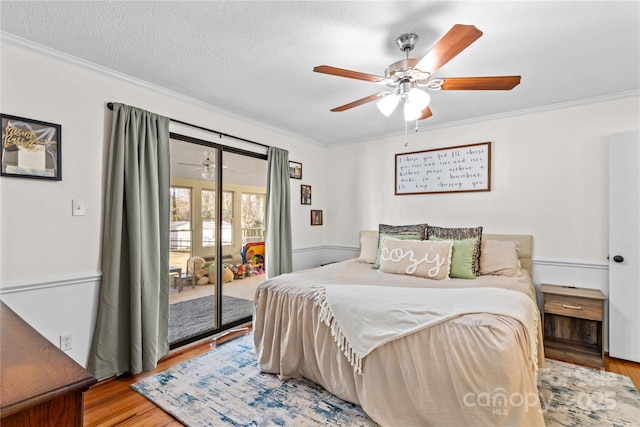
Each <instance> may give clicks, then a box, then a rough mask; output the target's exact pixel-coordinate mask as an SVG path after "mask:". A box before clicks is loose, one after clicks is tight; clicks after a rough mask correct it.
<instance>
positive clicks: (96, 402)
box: [84, 333, 640, 427]
mask: <svg viewBox="0 0 640 427" xmlns="http://www.w3.org/2000/svg"><path fill="white" fill-rule="evenodd" d="M239 334H242V333H232V334H229V335H228V336H226V337H224V338H222V339H219V340H218V342H219V343H222V342H224V341H225V340H227V339H232V338H235V337H237V336H238V335H239ZM210 350H211V345H210V343H209V342H202V343H200V344H196V345H194V346H192V347H189V348H187V349H184V350H178V351H176V352H175V353H172V354H170V355H169V356H167V357H165V358H164V359H162V360H161V361H160V362H159V363H158V368H157V369H156V370H155V371H153V372H147V373H144V374H140V375H130V376H126V377H123V378H118V379H112V380H106V381H102V382H100V383H98V384H96V385H94V386H93V387H91V388H90V389H89V391H87V393H85V396H84V425H85V426H101V427H107V426H154V427H161V426H182V424H180V423H179V422H177V421H176V420H175V419H174V418H173V417H172V416H171V415H169V414H167V413H166V412H164V411H163V410H162V409H160V408H158V407H157V406H156V405H154V404H153V403H151V402H150V401H149V400H147V399H146V398H145V397H143V396H142V395H141V394H139V393H137V392H135V391H133V390H132V389H131V388H130V385H131V384H133V383H135V382H136V381H138V380H140V379H142V378H144V377H147V376H149V375H153V374H154V373H156V372H161V371H164V370H166V369H169V368H170V367H172V366H174V365H178V364H180V363H182V362H184V361H186V360H189V359H191V358H193V357H196V356H198V355H200V354H203V353H206V352H207V351H210ZM605 369H606V370H607V371H610V372H615V373H617V374H621V375H626V376H628V377H630V378H631V379H632V380H633V382H634V384H635V386H636V388H637V389H638V390H640V364H638V363H633V362H628V361H625V360H620V359H612V358H609V357H607V358H606V362H605Z"/></svg>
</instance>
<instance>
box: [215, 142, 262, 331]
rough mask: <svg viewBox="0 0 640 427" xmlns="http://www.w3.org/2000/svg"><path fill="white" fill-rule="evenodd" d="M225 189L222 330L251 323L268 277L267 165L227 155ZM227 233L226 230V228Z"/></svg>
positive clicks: (224, 161) (223, 173)
mask: <svg viewBox="0 0 640 427" xmlns="http://www.w3.org/2000/svg"><path fill="white" fill-rule="evenodd" d="M222 159H223V162H222V163H223V169H222V177H223V178H222V188H223V189H224V193H225V194H229V196H228V197H226V196H225V197H224V199H223V200H224V201H223V205H222V214H223V226H225V225H227V224H228V230H229V234H228V237H227V238H225V239H224V241H223V242H222V256H223V258H222V259H223V271H222V273H223V280H222V282H223V284H222V319H221V320H222V326H223V327H225V326H228V325H237V324H239V323H244V322H246V321H248V320H250V319H251V316H252V315H253V298H254V295H255V291H256V287H257V286H258V284H260V282H262V281H263V280H264V279H265V275H264V256H265V253H264V247H265V245H264V215H265V200H266V187H267V162H266V160H264V159H257V158H252V157H247V156H243V155H241V154H237V153H230V152H227V151H224V152H223V153H222ZM223 233H224V228H223Z"/></svg>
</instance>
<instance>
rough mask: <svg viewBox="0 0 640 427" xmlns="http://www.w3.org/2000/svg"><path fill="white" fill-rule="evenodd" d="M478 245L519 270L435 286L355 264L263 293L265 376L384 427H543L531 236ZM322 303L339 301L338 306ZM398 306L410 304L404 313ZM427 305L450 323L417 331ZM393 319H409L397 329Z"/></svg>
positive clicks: (259, 329) (257, 334)
mask: <svg viewBox="0 0 640 427" xmlns="http://www.w3.org/2000/svg"><path fill="white" fill-rule="evenodd" d="M381 236H382V235H381ZM364 238H375V239H376V241H377V242H379V247H378V250H379V249H380V246H382V242H383V241H384V243H385V245H387V244H389V245H391V244H400V245H404V244H408V243H404V242H401V243H398V242H397V241H396V240H397V239H395V238H387V237H385V238H384V240H383V239H380V238H379V236H378V232H376V231H364V232H361V242H362V241H363V239H364ZM481 239H482V242H483V243H482V246H481V245H480V244H478V248H485V244H486V245H488V243H487V242H505V243H507V242H508V243H510V244H511V243H513V244H515V246H516V248H517V250H516V260H515V262H516V263H517V265H515V270H514V271H513V272H511V273H509V274H497V275H487V274H483V275H479V274H478V275H477V277H475V278H474V279H473V280H469V279H460V278H448V277H447V278H446V279H445V280H435V279H430V278H425V277H415V276H411V275H404V274H389V273H387V272H381V271H380V270H381V268H379V269H374V268H372V265H371V263H369V262H359V261H362V260H361V259H356V260H347V261H343V262H338V263H334V264H330V265H326V266H323V267H318V268H313V269H309V270H304V271H298V272H294V273H290V274H285V275H281V276H278V277H275V278H272V279H269V280H267V281H265V282H263V283H262V284H261V285H260V286H259V287H258V289H257V290H256V295H255V311H254V319H253V322H254V323H253V324H254V341H255V347H256V355H257V358H258V363H259V366H260V369H261V371H262V372H266V373H272V374H277V375H278V376H279V377H280V378H281V379H287V378H300V377H303V378H307V379H309V380H311V381H313V382H315V383H317V384H319V385H321V386H322V387H324V388H325V389H326V390H328V391H329V392H331V393H332V394H334V395H336V396H337V397H339V398H341V399H344V400H346V401H349V402H353V403H355V404H358V405H361V406H362V408H363V410H364V411H365V412H366V413H367V414H368V415H369V416H370V417H371V418H372V419H373V420H374V421H375V422H376V423H378V424H380V425H381V426H407V427H408V426H431V425H437V426H463V425H464V426H471V425H473V426H481V425H491V426H516V425H518V426H538V425H544V420H543V417H542V411H541V407H540V402H539V398H538V391H537V370H538V369H539V368H542V367H543V366H544V353H543V348H542V333H541V327H540V322H539V319H540V317H539V312H538V307H537V304H536V291H535V287H534V285H533V282H532V280H531V253H532V237H531V236H526V235H492V234H482V236H481ZM411 244H414V243H411ZM487 248H489V246H487ZM384 249H385V250H386V249H387V247H386V246H385V247H384ZM363 250H364V249H363ZM387 252H388V251H387ZM485 252H486V253H483V254H481V255H482V256H483V257H489V256H490V253H491V251H490V250H488V249H487V251H485ZM391 253H393V252H391ZM379 257H380V252H379V251H378V258H379ZM360 258H362V251H361V257H360ZM425 259H426V258H425ZM487 259H488V258H487ZM486 264H487V265H489V261H487V263H486ZM474 268H475V267H474ZM325 293H326V294H327V295H329V294H331V295H332V297H331V298H333V300H331V304H328V303H327V301H328V300H329V298H328V297H327V299H326V300H325V299H324V298H325ZM465 295H470V298H467V297H466V296H465ZM485 296H486V297H485ZM336 298H338V299H339V300H340V301H339V303H338V302H337V301H336ZM400 300H404V301H406V302H407V303H408V304H409V305H408V306H404V305H403V306H400V305H398V304H401V303H402V301H400ZM427 301H428V302H427ZM443 301H444V302H443ZM458 301H459V302H458ZM487 301H497V303H496V304H497V305H501V307H500V308H494V307H493V306H492V305H491V306H488V305H487V304H488V302H487ZM498 302H499V304H498ZM340 304H341V305H342V306H343V307H342V308H338V307H339V305H340ZM416 304H417V305H416ZM423 304H424V305H425V306H427V305H429V304H431V305H435V306H436V308H435V309H430V310H426V311H429V316H431V315H432V314H433V312H436V313H437V314H438V315H439V316H441V317H439V318H438V319H437V320H435V321H434V320H433V318H430V319H431V320H428V321H426V323H424V322H423V323H419V322H418V323H415V322H413V320H412V319H413V317H414V312H415V311H416V308H420V305H423ZM458 305H461V306H462V307H463V308H465V309H467V310H468V311H463V312H461V311H460V309H458V308H456V307H457V306H458ZM329 306H331V307H333V309H331V307H329ZM440 306H442V307H444V308H445V309H444V310H443V311H444V314H443V313H441V312H440V311H441V310H440V309H439V308H438V307H440ZM381 307H382V308H381ZM389 307H391V308H389ZM340 310H342V311H340ZM447 310H448V311H447ZM417 311H420V310H417ZM350 312H351V313H350ZM387 312H400V313H401V314H400V315H401V316H405V317H402V318H400V319H399V320H398V319H395V320H388V318H387V315H388V313H387ZM327 313H329V314H327ZM407 313H409V315H410V316H412V317H406V316H407ZM421 315H423V313H419V314H418V315H417V316H415V317H416V318H419V317H420V316H421ZM345 316H346V317H345ZM348 316H352V317H351V320H349V319H348ZM353 319H356V321H355V322H354V320H353ZM340 322H342V323H340ZM386 322H390V323H389V324H390V325H392V326H389V327H388V326H387V323H386ZM354 324H355V326H354ZM407 324H408V326H407ZM345 325H350V326H348V327H347V326H345ZM398 325H400V326H399V327H397V326H398ZM425 325H426V326H425ZM371 331H373V332H371ZM380 336H382V338H380ZM372 337H373V341H376V340H377V341H376V342H375V343H374V345H371V341H372V340H371V338H372ZM360 341H362V342H363V343H364V344H362V345H363V346H365V347H359V346H360V345H361V343H360ZM367 345H368V346H369V347H366V346H367Z"/></svg>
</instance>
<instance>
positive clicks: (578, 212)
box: [325, 95, 640, 294]
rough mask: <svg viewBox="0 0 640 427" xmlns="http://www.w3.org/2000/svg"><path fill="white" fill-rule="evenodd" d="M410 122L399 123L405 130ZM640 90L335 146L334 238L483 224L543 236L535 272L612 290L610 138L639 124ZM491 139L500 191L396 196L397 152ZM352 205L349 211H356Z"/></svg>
mask: <svg viewBox="0 0 640 427" xmlns="http://www.w3.org/2000/svg"><path fill="white" fill-rule="evenodd" d="M401 125H402V124H401V123H400V124H399V127H400V126H401ZM639 126H640V97H638V96H637V95H635V96H629V97H625V98H620V99H616V100H607V101H600V102H592V103H589V104H583V105H575V106H566V107H564V108H556V109H552V110H548V111H541V112H535V113H529V114H521V115H518V116H513V117H505V118H500V119H494V120H490V121H484V122H479V123H473V124H465V125H459V126H452V127H442V128H439V129H434V130H432V131H429V130H426V131H421V132H419V133H413V132H410V133H409V135H408V139H407V142H408V146H406V147H405V146H404V135H402V136H398V137H394V138H385V139H380V140H376V141H367V142H363V143H359V144H351V145H345V146H337V147H332V148H329V149H328V150H327V159H328V162H330V163H331V164H332V167H333V168H335V169H336V170H341V171H344V173H343V174H331V175H327V180H326V182H327V185H326V189H325V191H326V193H327V194H331V195H332V197H331V199H330V203H329V205H328V207H327V211H328V216H329V217H331V216H335V215H338V213H340V212H345V211H346V212H347V213H346V214H343V215H342V217H341V220H340V222H338V223H336V224H334V225H333V226H332V227H330V228H329V229H328V230H327V233H328V234H327V241H329V242H331V243H333V244H335V245H342V246H345V247H355V246H357V245H358V230H360V229H374V230H375V229H377V226H378V224H379V223H388V224H412V223H425V222H426V223H429V224H432V225H438V226H445V227H446V226H452V227H475V226H480V225H481V226H483V227H484V230H485V231H486V232H488V233H506V234H508V233H511V234H531V235H533V236H534V254H533V277H534V281H535V282H536V284H537V285H539V284H540V283H557V284H566V285H573V286H582V287H587V288H595V289H600V290H602V291H603V292H604V293H605V294H608V267H607V266H608V263H607V259H606V258H607V255H608V253H607V252H608V195H607V193H608V169H607V168H608V151H607V144H608V138H607V137H608V136H609V135H610V134H613V133H619V132H626V131H631V130H637V129H638V128H639ZM486 141H491V143H492V152H491V155H492V162H491V163H492V164H491V167H492V169H491V175H492V176H491V191H490V192H479V193H452V194H422V195H402V196H395V195H394V164H395V163H394V161H395V156H394V155H395V154H396V153H405V152H411V151H420V150H426V149H433V148H443V147H450V146H456V145H464V144H473V143H479V142H486ZM347 207H348V208H347Z"/></svg>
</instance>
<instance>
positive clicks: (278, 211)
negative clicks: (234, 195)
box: [265, 147, 292, 277]
mask: <svg viewBox="0 0 640 427" xmlns="http://www.w3.org/2000/svg"><path fill="white" fill-rule="evenodd" d="M267 156H268V162H269V163H268V168H267V213H266V222H267V224H266V229H265V234H266V248H265V249H266V251H265V264H266V269H267V277H275V276H279V275H280V274H284V273H290V272H291V270H292V261H291V257H292V255H291V251H292V249H291V197H290V193H291V189H290V184H289V152H288V151H287V150H283V149H281V148H276V147H269V150H268V152H267Z"/></svg>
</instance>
